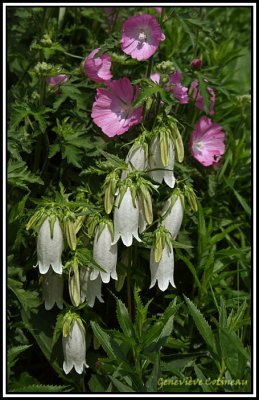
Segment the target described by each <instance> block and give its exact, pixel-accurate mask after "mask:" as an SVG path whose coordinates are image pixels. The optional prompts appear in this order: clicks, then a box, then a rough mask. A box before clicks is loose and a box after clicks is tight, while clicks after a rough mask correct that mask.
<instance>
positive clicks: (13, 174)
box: [7, 159, 44, 190]
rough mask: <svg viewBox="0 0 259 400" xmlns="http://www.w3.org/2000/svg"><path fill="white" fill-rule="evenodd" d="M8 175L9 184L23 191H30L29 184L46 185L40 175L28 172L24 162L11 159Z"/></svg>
mask: <svg viewBox="0 0 259 400" xmlns="http://www.w3.org/2000/svg"><path fill="white" fill-rule="evenodd" d="M7 173H8V175H7V180H8V184H10V185H12V186H16V187H18V188H21V189H25V190H29V187H28V184H30V183H37V184H39V185H43V184H44V182H43V181H42V179H41V178H40V177H39V176H38V175H35V174H34V173H32V172H31V171H29V170H28V167H27V165H26V163H25V162H24V161H17V160H12V159H10V160H9V162H8V166H7Z"/></svg>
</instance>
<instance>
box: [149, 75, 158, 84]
mask: <svg viewBox="0 0 259 400" xmlns="http://www.w3.org/2000/svg"><path fill="white" fill-rule="evenodd" d="M150 79H151V81H153V82H154V83H156V84H157V85H159V83H160V74H159V73H158V72H155V73H154V74H151V75H150Z"/></svg>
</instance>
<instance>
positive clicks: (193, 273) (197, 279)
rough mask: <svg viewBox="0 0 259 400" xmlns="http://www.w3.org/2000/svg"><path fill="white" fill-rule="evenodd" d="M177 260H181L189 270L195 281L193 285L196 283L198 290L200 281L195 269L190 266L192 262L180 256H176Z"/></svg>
mask: <svg viewBox="0 0 259 400" xmlns="http://www.w3.org/2000/svg"><path fill="white" fill-rule="evenodd" d="M178 258H179V259H180V260H182V261H183V262H184V263H185V264H186V265H187V267H188V268H189V270H190V271H191V273H192V275H193V277H194V280H195V283H196V285H197V287H198V288H199V289H201V284H200V280H199V278H198V275H197V273H196V269H195V267H194V265H193V264H192V262H191V261H190V260H189V259H188V258H187V257H185V256H183V255H182V254H178Z"/></svg>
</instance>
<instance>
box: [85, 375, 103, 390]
mask: <svg viewBox="0 0 259 400" xmlns="http://www.w3.org/2000/svg"><path fill="white" fill-rule="evenodd" d="M104 382H105V378H104V377H103V376H99V375H95V374H92V376H91V378H90V380H89V382H88V386H89V388H90V391H91V392H92V393H95V392H99V393H100V392H101V393H105V392H106V391H107V390H106V387H105V386H104V385H103V384H104Z"/></svg>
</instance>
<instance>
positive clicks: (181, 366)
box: [6, 5, 252, 393]
mask: <svg viewBox="0 0 259 400" xmlns="http://www.w3.org/2000/svg"><path fill="white" fill-rule="evenodd" d="M114 10H115V11H114V12H113V14H110V15H109V14H107V11H105V10H104V7H19V6H17V5H16V6H9V7H7V34H8V42H7V57H8V60H7V61H8V68H7V110H8V116H7V117H8V121H7V122H8V136H7V156H8V177H7V185H8V190H7V217H8V218H7V220H8V226H7V229H8V235H7V251H8V258H7V275H8V276H7V277H8V279H7V281H8V282H7V284H8V291H7V314H6V318H7V356H8V357H7V359H8V392H10V393H13V392H15V393H18V392H19V393H39V392H41V393H61V392H63V393H82V392H83V393H86V392H95V393H96V392H100V393H109V392H111V393H116V392H121V393H131V392H140V393H145V392H161V393H162V392H166V393H175V392H184V393H201V392H206V393H214V392H215V393H238V392H242V393H249V392H251V390H252V389H251V345H252V342H251V234H250V226H251V213H252V211H251V151H250V148H251V107H250V103H251V98H250V84H251V83H250V81H251V77H250V64H249V63H250V60H251V49H250V26H251V8H250V7H231V6H230V7H209V8H206V7H171V6H170V7H163V12H162V15H161V16H160V15H158V13H157V11H156V10H155V8H154V7H151V8H143V7H142V8H141V7H117V8H114ZM143 12H145V13H149V14H151V15H153V16H155V17H157V18H159V21H160V24H161V27H162V30H163V32H164V33H165V36H166V40H164V41H162V42H161V44H160V48H159V52H158V53H156V54H155V55H154V58H153V65H152V68H153V72H154V71H155V69H154V68H155V67H156V66H157V65H159V63H162V62H163V61H168V60H169V61H170V62H173V64H174V68H175V69H176V70H181V71H182V72H183V77H184V78H183V79H184V85H185V86H186V87H188V88H189V87H190V85H191V82H192V81H193V80H194V79H198V81H199V83H200V86H201V87H200V90H201V94H202V95H203V98H204V102H205V105H204V107H205V112H208V104H209V103H208V102H209V101H210V99H209V98H208V97H209V96H208V94H207V92H206V86H205V84H204V79H206V80H207V81H208V82H209V85H210V86H211V87H212V88H213V90H214V91H215V93H216V103H215V115H214V116H213V120H214V121H215V122H217V123H218V124H220V125H221V126H222V127H223V130H224V132H225V145H226V150H225V154H224V155H223V157H222V159H221V160H220V162H219V163H218V164H216V165H214V166H211V167H204V166H203V165H201V164H199V163H198V162H197V160H195V159H194V158H193V157H192V155H191V152H190V149H189V141H190V137H191V134H192V131H193V128H194V125H195V123H196V122H197V120H198V118H200V117H201V116H202V115H203V112H202V111H201V110H199V109H197V108H196V107H195V105H194V103H195V101H194V100H192V101H190V102H189V104H180V103H179V102H177V101H176V99H175V98H174V97H173V96H171V95H169V93H168V92H166V91H163V90H162V89H161V88H160V87H159V86H158V85H155V84H154V83H152V81H151V80H150V79H148V80H147V78H149V77H148V76H146V70H147V69H148V68H150V66H151V65H150V64H149V62H148V61H141V62H138V61H136V60H134V59H132V58H131V57H130V56H127V55H126V54H125V53H123V52H122V50H121V48H120V44H119V43H120V38H121V30H122V24H123V22H124V21H125V20H126V19H127V18H128V17H129V16H133V15H136V14H138V13H143ZM111 16H112V19H110V18H111ZM237 38H238V41H237ZM97 47H100V48H101V50H102V52H103V53H104V52H108V53H109V54H110V56H111V58H112V72H113V79H119V78H121V77H122V76H127V77H128V78H129V79H130V80H131V81H132V82H133V83H134V84H139V85H140V87H141V94H140V96H139V97H138V98H137V99H136V101H135V104H134V107H139V106H141V105H142V106H144V107H145V111H146V115H148V116H149V117H150V119H148V118H146V120H145V123H146V124H147V127H148V129H149V130H150V131H152V129H153V124H154V123H155V121H156V120H155V118H153V117H154V116H155V117H156V113H155V112H156V111H158V110H157V109H156V110H155V111H154V109H153V108H152V107H153V103H152V100H154V102H155V101H156V102H157V104H159V103H160V100H161V97H162V101H163V102H164V105H165V113H166V114H168V115H171V116H172V117H174V118H176V119H177V121H178V126H179V130H180V131H181V137H182V142H183V147H184V153H185V155H184V162H183V163H181V162H180V161H181V160H179V159H178V160H176V162H175V166H174V171H175V175H176V177H177V178H179V181H180V184H183V185H184V184H186V185H187V186H188V188H190V187H192V189H193V192H192V193H193V196H194V193H195V194H196V196H197V199H196V200H194V198H195V197H192V196H190V195H189V197H188V196H187V200H189V202H188V201H186V202H185V211H184V219H183V223H182V227H181V230H180V232H179V235H178V237H177V241H176V242H173V243H174V246H175V247H174V255H175V270H174V275H175V276H174V281H175V285H176V288H174V287H172V286H171V285H170V286H169V287H168V289H167V290H166V291H161V290H159V288H158V287H157V286H154V287H153V288H151V289H149V286H150V272H149V253H150V248H151V246H152V240H153V239H154V232H155V230H154V229H155V226H154V223H155V222H157V220H158V219H159V216H160V213H161V205H162V203H163V201H164V199H165V198H166V196H167V194H168V193H169V191H168V187H166V185H165V184H163V185H161V188H160V189H159V190H160V191H158V190H155V189H154V188H152V186H151V181H150V180H149V178H147V176H146V175H145V176H143V177H142V178H141V179H142V181H141V182H144V183H143V185H144V186H142V190H143V192H142V194H143V196H144V199H145V202H144V206H145V207H146V208H145V212H146V215H149V217H150V212H151V211H150V208H151V207H152V206H153V215H154V218H153V220H154V222H151V224H150V226H151V227H149V228H148V229H147V231H146V232H145V233H144V234H143V235H142V236H141V238H142V242H137V241H136V240H134V241H133V245H132V247H130V248H127V247H125V246H124V245H123V244H122V243H121V241H120V242H118V262H117V273H118V280H117V281H115V280H113V279H112V280H111V281H110V283H109V284H103V286H102V297H103V300H104V302H103V303H100V302H99V301H96V302H95V305H94V307H89V306H88V305H87V303H86V302H85V303H82V304H80V305H78V303H77V301H76V300H75V297H76V294H77V293H76V290H77V289H73V288H74V287H76V283H74V282H75V280H74V281H72V276H73V275H72V274H71V268H72V267H71V265H72V266H73V268H74V269H73V274H75V275H76V274H77V267H75V266H74V264H73V263H74V262H75V260H77V262H78V265H79V267H80V268H81V267H86V266H88V267H89V268H92V269H93V270H94V269H97V271H98V272H100V271H102V269H100V266H99V265H98V264H97V263H96V262H95V260H94V258H93V254H92V247H93V232H94V229H95V227H96V225H97V223H99V222H100V215H103V214H105V212H106V214H110V209H112V207H113V201H114V194H115V191H114V190H113V189H114V187H113V186H112V183H111V182H112V179H115V181H116V177H115V175H113V173H114V171H118V170H119V171H121V170H123V169H124V168H125V163H124V160H125V157H126V155H127V153H128V151H129V149H130V144H131V143H133V141H134V140H135V139H136V137H138V136H139V134H140V132H141V129H142V128H141V124H139V125H136V126H135V127H133V128H131V129H130V130H129V132H126V133H125V134H123V135H121V136H115V137H114V138H112V139H111V138H108V137H107V136H105V135H104V134H103V133H102V132H101V130H100V129H99V128H98V127H97V126H96V125H95V124H94V122H93V120H92V118H91V109H92V104H93V101H94V98H95V93H96V88H97V87H100V85H99V86H98V84H96V83H95V82H93V81H91V80H90V79H89V78H87V77H86V75H85V74H84V71H83V68H82V62H83V60H84V59H85V57H86V56H87V55H88V54H89V53H90V52H91V51H92V50H93V49H95V48H97ZM197 57H201V58H202V60H203V66H202V68H201V69H200V70H199V71H195V70H193V69H192V68H191V62H192V60H193V59H195V58H197ZM39 63H40V64H39ZM42 63H46V64H42ZM148 71H149V70H148ZM149 72H150V71H149ZM60 73H62V74H65V75H67V76H68V77H69V79H68V81H66V82H64V83H63V84H62V85H60V87H59V88H58V93H57V92H56V90H54V89H53V88H51V87H50V86H47V85H46V76H53V75H57V74H60ZM203 86H204V87H203ZM159 96H161V97H159ZM154 104H155V103H154ZM158 108H159V107H158ZM148 111H149V114H148ZM152 118H153V119H152ZM178 139H179V137H178ZM178 145H179V146H180V144H179V142H178ZM177 150H178V151H179V154H180V152H181V148H177ZM179 154H178V157H179ZM179 158H181V157H179ZM108 175H109V179H110V180H109V179H108V178H107V180H106V177H107V176H108ZM133 181H134V179H133ZM147 181H148V182H149V186H145V185H148V184H147ZM116 182H117V181H116ZM152 183H153V184H154V182H152ZM109 185H110V186H109ZM143 187H144V189H143ZM107 188H108V189H107ZM109 190H111V192H109ZM188 190H189V189H188ZM188 190H187V192H188ZM147 192H148V193H150V192H152V196H153V198H152V204H151V200H150V199H151V197H149V194H148V193H147ZM188 193H190V192H188ZM105 196H106V197H105ZM104 197H105V205H104V206H103V199H104ZM193 201H194V202H195V204H193ZM111 202H112V203H111ZM53 204H54V206H53ZM191 206H192V207H191ZM44 207H45V209H47V210H49V209H51V207H54V208H55V207H56V208H55V210H56V212H57V215H58V217H59V218H61V219H62V218H64V219H63V222H64V226H63V229H64V232H66V234H65V236H66V241H65V248H64V252H63V254H62V262H63V266H64V279H65V282H66V284H65V286H64V294H63V297H64V304H63V309H62V310H59V309H58V308H57V307H56V306H55V307H53V308H52V309H51V310H49V311H46V310H45V307H44V302H43V301H42V276H41V275H40V274H39V272H38V268H33V266H34V265H36V262H37V249H36V239H37V234H38V229H39V227H40V223H42V222H43V219H44V215H45V214H44V215H43V214H42V215H41V214H40V212H41V211H39V213H38V214H37V218H38V219H37V218H36V217H35V220H36V222H37V223H36V222H35V226H36V229H30V228H31V226H32V227H33V222H31V226H28V221H33V218H34V217H33V215H34V213H35V210H41V209H44ZM104 207H105V211H104ZM107 209H108V212H107ZM61 215H62V217H60V216H61ZM106 216H107V215H106ZM42 218H43V219H42ZM45 218H46V216H45ZM71 221H73V223H74V224H77V225H73V227H75V226H77V228H78V229H77V230H76V233H75V232H74V231H73V229H72V228H71ZM37 224H38V225H37ZM29 225H30V223H29ZM26 227H27V228H28V229H26ZM73 235H74V236H73ZM75 248H76V250H75ZM71 263H72V264H71ZM68 281H69V282H70V285H75V286H73V288H72V289H71V286H69V288H68V285H67V282H68ZM71 282H72V283H71ZM71 290H72V298H73V300H71ZM73 290H74V291H75V292H74V293H75V294H74V297H73ZM68 311H72V312H76V313H78V314H79V315H80V318H81V320H82V321H83V323H84V326H85V338H86V339H85V340H86V344H85V345H86V361H87V364H88V365H89V368H87V369H86V370H85V371H84V373H83V374H82V375H79V374H77V373H76V372H75V371H74V370H72V371H71V372H70V373H69V374H67V375H66V374H65V372H64V370H63V361H64V355H63V351H62V321H63V317H64V315H65V314H66V312H68Z"/></svg>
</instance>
